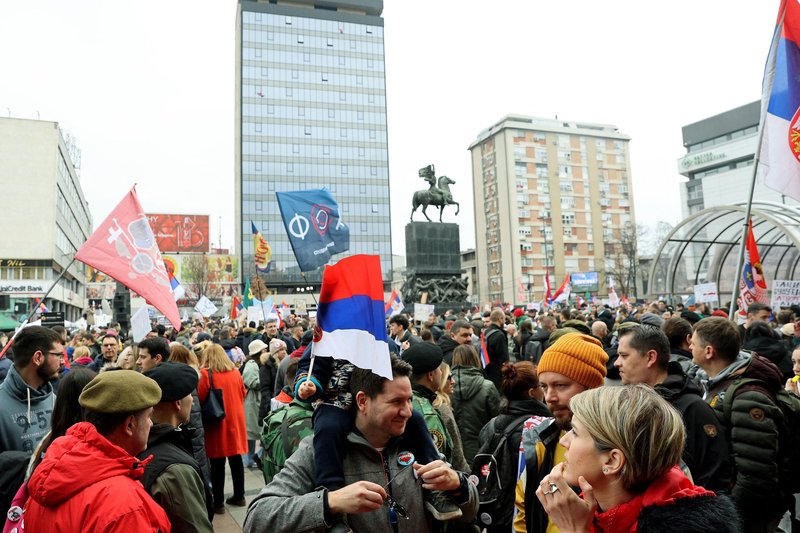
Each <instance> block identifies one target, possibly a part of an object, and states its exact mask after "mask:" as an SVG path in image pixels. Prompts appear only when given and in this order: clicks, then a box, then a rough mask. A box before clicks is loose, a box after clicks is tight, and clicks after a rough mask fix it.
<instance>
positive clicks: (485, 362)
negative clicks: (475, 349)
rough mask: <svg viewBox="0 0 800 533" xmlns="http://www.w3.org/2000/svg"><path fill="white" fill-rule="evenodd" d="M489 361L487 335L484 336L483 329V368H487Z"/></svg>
mask: <svg viewBox="0 0 800 533" xmlns="http://www.w3.org/2000/svg"><path fill="white" fill-rule="evenodd" d="M489 363H490V360H489V350H487V349H486V337H484V335H483V332H482V331H481V365H483V368H486V367H487V366H488V365H489Z"/></svg>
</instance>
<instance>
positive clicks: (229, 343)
mask: <svg viewBox="0 0 800 533" xmlns="http://www.w3.org/2000/svg"><path fill="white" fill-rule="evenodd" d="M219 345H220V346H222V349H223V350H225V351H226V352H227V351H229V350H232V349H233V348H235V347H236V341H235V340H234V339H225V340H223V341H219Z"/></svg>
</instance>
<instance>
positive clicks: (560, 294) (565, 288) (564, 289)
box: [552, 274, 570, 304]
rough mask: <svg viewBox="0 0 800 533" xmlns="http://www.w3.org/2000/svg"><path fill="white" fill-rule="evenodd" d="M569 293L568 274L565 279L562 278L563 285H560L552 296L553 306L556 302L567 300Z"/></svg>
mask: <svg viewBox="0 0 800 533" xmlns="http://www.w3.org/2000/svg"><path fill="white" fill-rule="evenodd" d="M569 293H570V286H569V274H567V277H566V278H564V283H562V284H561V286H560V287H559V288H558V290H557V291H556V293H555V294H554V295H553V301H552V303H554V304H555V303H558V302H562V301H564V300H568V299H569Z"/></svg>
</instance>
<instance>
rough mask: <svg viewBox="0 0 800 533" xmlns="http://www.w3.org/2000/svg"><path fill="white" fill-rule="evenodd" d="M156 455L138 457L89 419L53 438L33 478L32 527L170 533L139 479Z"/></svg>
mask: <svg viewBox="0 0 800 533" xmlns="http://www.w3.org/2000/svg"><path fill="white" fill-rule="evenodd" d="M151 460H152V456H150V457H148V458H147V459H145V460H139V459H137V458H136V457H133V456H132V455H130V454H129V453H128V452H126V451H125V450H123V449H122V448H120V447H119V446H117V445H116V444H114V443H112V442H111V441H109V440H108V439H106V438H105V437H103V436H102V435H100V433H98V432H97V429H96V428H95V427H94V426H93V425H92V424H90V423H88V422H79V423H77V424H75V425H74V426H72V427H71V428H69V429H68V430H67V434H66V435H64V436H63V437H59V438H57V439H56V440H54V441H53V443H52V444H51V445H50V447H49V448H48V449H47V454H46V455H45V457H44V459H43V460H42V462H41V463H40V464H39V466H38V468H37V469H36V470H35V471H34V472H33V475H32V476H31V478H30V480H29V481H28V492H29V494H30V499H29V500H28V506H27V509H26V511H25V525H26V528H27V529H28V530H29V531H52V532H54V533H58V532H62V531H63V532H65V533H66V532H72V531H93V532H111V531H137V532H156V531H160V532H163V533H168V532H169V531H170V529H171V528H170V523H169V519H168V518H167V515H166V513H165V512H164V510H163V509H162V508H161V507H159V506H158V504H156V502H154V501H153V499H152V498H151V497H150V496H149V495H148V494H147V492H145V490H144V487H143V486H142V484H141V483H139V482H138V481H137V480H138V479H139V478H141V477H142V474H143V473H144V468H145V466H146V465H147V464H149V463H150V461H151Z"/></svg>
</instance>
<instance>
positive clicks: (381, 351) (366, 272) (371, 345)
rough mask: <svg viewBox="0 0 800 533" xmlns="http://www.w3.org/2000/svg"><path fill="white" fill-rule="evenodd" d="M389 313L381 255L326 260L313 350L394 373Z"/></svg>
mask: <svg viewBox="0 0 800 533" xmlns="http://www.w3.org/2000/svg"><path fill="white" fill-rule="evenodd" d="M384 313H385V311H384V303H383V279H382V278H381V261H380V257H378V256H377V255H354V256H352V257H348V258H345V259H342V260H341V261H339V262H338V263H336V264H335V265H332V266H330V265H329V266H326V267H325V271H324V272H323V274H322V289H320V293H319V306H318V307H317V326H318V329H317V330H316V331H315V337H314V343H313V344H312V348H311V354H312V355H314V356H322V357H334V358H336V359H346V360H348V361H350V362H351V363H353V364H354V365H355V366H357V367H359V368H363V369H369V370H372V371H373V372H374V373H376V374H378V375H379V376H383V377H385V378H387V379H392V367H391V363H390V360H389V344H388V343H387V340H386V318H385V314H384ZM320 330H321V331H320Z"/></svg>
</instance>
